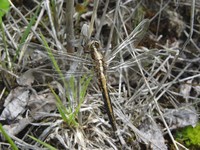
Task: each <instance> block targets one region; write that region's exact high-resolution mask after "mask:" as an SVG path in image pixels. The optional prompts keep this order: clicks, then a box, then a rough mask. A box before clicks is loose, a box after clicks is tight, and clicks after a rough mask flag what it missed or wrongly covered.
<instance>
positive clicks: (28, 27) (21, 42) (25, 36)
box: [15, 5, 40, 59]
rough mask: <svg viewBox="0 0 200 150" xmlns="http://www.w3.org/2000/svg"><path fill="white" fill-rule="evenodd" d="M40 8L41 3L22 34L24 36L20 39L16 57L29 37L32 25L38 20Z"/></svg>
mask: <svg viewBox="0 0 200 150" xmlns="http://www.w3.org/2000/svg"><path fill="white" fill-rule="evenodd" d="M39 10H40V5H39V6H38V8H37V10H36V12H35V14H34V16H33V17H32V19H31V20H30V23H29V24H28V26H27V28H26V30H25V32H24V33H23V34H22V38H21V40H20V44H19V47H18V49H17V51H16V56H15V59H16V57H17V56H19V51H20V50H21V47H22V45H23V43H24V42H25V41H26V39H27V37H28V35H29V33H30V31H31V27H32V26H33V24H34V23H35V22H36V18H37V16H38V13H39Z"/></svg>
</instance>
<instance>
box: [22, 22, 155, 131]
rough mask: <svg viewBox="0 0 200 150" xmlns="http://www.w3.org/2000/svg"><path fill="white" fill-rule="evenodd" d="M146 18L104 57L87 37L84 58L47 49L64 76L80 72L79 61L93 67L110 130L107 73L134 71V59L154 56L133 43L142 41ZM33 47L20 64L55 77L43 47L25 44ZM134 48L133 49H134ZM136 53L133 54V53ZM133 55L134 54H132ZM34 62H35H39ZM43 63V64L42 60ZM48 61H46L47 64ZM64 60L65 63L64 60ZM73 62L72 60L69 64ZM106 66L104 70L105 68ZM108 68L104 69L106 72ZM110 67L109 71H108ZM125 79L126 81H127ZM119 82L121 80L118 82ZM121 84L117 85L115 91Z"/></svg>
mask: <svg viewBox="0 0 200 150" xmlns="http://www.w3.org/2000/svg"><path fill="white" fill-rule="evenodd" d="M149 23H150V21H149V20H148V19H144V20H143V21H142V22H141V23H139V24H138V26H137V27H136V28H135V29H134V30H133V31H132V32H131V33H130V34H129V36H128V37H127V38H126V39H125V40H123V41H122V42H121V43H120V44H119V45H118V46H117V47H116V48H114V49H113V50H112V51H111V53H110V54H108V55H107V57H108V58H104V56H103V55H102V54H101V52H100V49H101V43H100V41H99V40H93V39H92V40H89V41H88V42H87V43H86V45H84V47H87V49H88V50H89V53H90V55H91V58H90V59H88V57H84V56H83V55H82V54H80V53H77V56H76V54H75V53H74V54H68V53H65V52H63V51H56V50H53V49H51V52H52V54H53V56H54V58H55V59H56V60H57V61H58V62H60V64H62V65H64V67H61V68H64V69H62V72H63V74H64V75H65V77H66V78H68V77H69V76H71V75H73V76H75V77H76V76H81V75H82V74H83V73H85V72H82V71H77V66H78V65H79V64H80V63H81V64H82V65H87V66H89V67H88V68H91V66H92V67H94V68H95V72H96V74H97V75H96V76H97V78H98V81H99V87H100V89H101V92H102V97H103V101H104V104H105V108H106V111H107V114H108V118H109V122H110V124H111V126H112V128H113V130H114V131H116V130H117V125H116V119H115V115H114V111H113V106H112V102H111V98H110V94H109V91H108V83H107V75H106V74H107V72H108V73H109V72H110V73H112V72H119V70H120V69H129V70H134V69H133V67H135V66H136V63H137V62H138V61H142V60H146V59H147V58H148V57H149V56H150V54H151V55H155V53H154V52H150V51H143V52H141V51H138V52H137V49H136V48H135V46H136V45H137V44H138V43H139V42H140V41H141V40H142V38H143V37H144V35H145V34H146V31H147V29H148V26H149ZM31 46H33V47H32V49H34V51H33V52H32V53H30V52H28V54H27V56H28V57H31V61H27V60H24V66H29V69H30V68H32V69H33V70H34V71H35V72H38V73H43V74H45V75H46V76H49V77H53V78H54V79H56V78H59V76H58V75H57V74H56V72H54V73H50V72H51V71H52V69H53V68H52V67H50V66H52V64H51V61H49V57H48V54H47V51H46V50H45V49H44V48H38V45H36V46H34V44H29V47H30V49H31ZM134 51H136V52H134ZM135 53H137V54H135ZM38 54H39V56H40V57H38ZM120 54H121V55H122V56H123V55H124V56H131V57H129V58H128V59H127V60H125V61H120V60H119V58H118V56H119V55H120ZM136 55H137V57H136ZM28 57H24V58H23V59H25V58H26V59H27V58H28ZM39 60H42V61H41V64H38V63H36V62H40V61H39ZM46 62H47V63H46ZM49 62H50V63H49ZM66 62H67V63H66ZM69 62H73V63H69ZM106 65H107V67H108V69H106ZM66 66H67V67H66ZM107 70H108V71H107ZM109 70H111V71H109ZM127 82H128V81H127ZM119 84H121V83H119ZM120 90H121V87H120V86H119V91H120Z"/></svg>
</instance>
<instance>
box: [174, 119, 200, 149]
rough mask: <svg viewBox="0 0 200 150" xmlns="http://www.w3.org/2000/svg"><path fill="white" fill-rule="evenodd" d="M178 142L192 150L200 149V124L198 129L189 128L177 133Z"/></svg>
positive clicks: (197, 126)
mask: <svg viewBox="0 0 200 150" xmlns="http://www.w3.org/2000/svg"><path fill="white" fill-rule="evenodd" d="M176 140H177V141H178V142H180V143H182V144H184V145H185V146H186V147H188V148H191V149H194V150H196V149H199V148H200V122H199V123H198V124H197V125H196V127H194V128H193V127H192V126H188V127H185V128H183V129H181V130H180V131H178V132H177V133H176Z"/></svg>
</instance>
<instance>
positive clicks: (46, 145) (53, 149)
mask: <svg viewBox="0 0 200 150" xmlns="http://www.w3.org/2000/svg"><path fill="white" fill-rule="evenodd" d="M28 136H29V137H30V138H31V139H33V140H34V141H36V142H38V143H40V144H41V145H43V146H44V147H46V148H48V149H49V150H57V149H56V148H55V147H53V146H51V145H49V144H47V143H45V142H43V141H41V140H39V139H37V138H35V137H33V136H30V135H28Z"/></svg>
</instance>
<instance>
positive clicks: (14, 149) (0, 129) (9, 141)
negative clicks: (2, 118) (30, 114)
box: [0, 124, 18, 150]
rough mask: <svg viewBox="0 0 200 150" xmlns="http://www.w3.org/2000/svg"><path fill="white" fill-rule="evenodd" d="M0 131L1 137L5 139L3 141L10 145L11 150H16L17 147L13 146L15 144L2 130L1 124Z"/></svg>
mask: <svg viewBox="0 0 200 150" xmlns="http://www.w3.org/2000/svg"><path fill="white" fill-rule="evenodd" d="M0 131H1V133H2V134H3V136H4V137H5V139H6V140H7V141H8V143H10V146H11V148H12V149H13V150H18V148H17V146H16V145H15V143H14V142H13V140H12V139H11V138H10V137H9V136H8V134H7V133H6V131H5V130H4V129H3V126H2V125H1V124H0Z"/></svg>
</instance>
